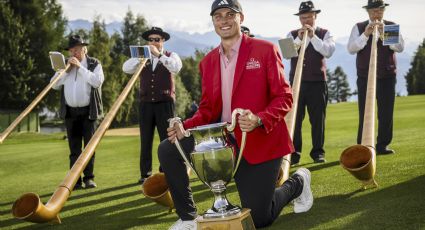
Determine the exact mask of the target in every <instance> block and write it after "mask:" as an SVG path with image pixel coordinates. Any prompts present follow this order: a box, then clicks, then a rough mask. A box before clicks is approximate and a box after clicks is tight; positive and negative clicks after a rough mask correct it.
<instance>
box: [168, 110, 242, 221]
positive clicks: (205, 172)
mask: <svg viewBox="0 0 425 230" xmlns="http://www.w3.org/2000/svg"><path fill="white" fill-rule="evenodd" d="M241 112H242V110H235V111H234V112H233V114H232V124H228V123H227V122H222V123H215V124H209V125H203V126H198V127H195V128H191V129H188V130H186V135H185V136H189V135H192V136H193V138H194V142H195V147H194V149H193V151H192V152H191V153H190V154H189V155H190V158H191V162H189V161H188V159H187V158H186V154H185V153H184V151H183V149H182V148H181V146H180V143H179V142H178V140H176V141H175V144H176V147H177V149H178V150H179V152H180V154H181V155H182V157H183V159H184V160H185V161H186V163H187V164H188V165H189V166H190V167H191V168H192V170H193V171H194V172H195V173H196V175H197V176H198V178H199V179H200V180H201V181H202V182H203V183H204V184H205V185H207V186H208V187H209V188H210V190H211V191H212V192H213V194H214V204H213V205H212V207H211V208H210V209H209V210H207V211H206V212H205V213H204V214H203V215H202V216H203V217H204V218H206V219H210V218H223V217H228V216H232V215H237V214H239V213H241V208H240V207H238V206H235V205H232V204H231V203H230V202H229V201H228V200H227V197H226V186H227V184H228V183H229V182H230V181H231V180H232V177H233V176H234V175H235V173H236V170H237V168H238V166H239V162H240V159H241V156H242V152H243V148H244V147H245V140H246V133H245V132H243V133H242V142H241V148H240V153H239V157H238V159H237V160H236V158H235V155H236V154H235V152H234V150H235V149H236V148H235V146H234V143H235V142H236V141H231V140H232V138H233V139H234V137H233V136H231V135H232V132H233V130H234V128H235V126H236V124H235V121H236V114H237V113H241ZM175 122H180V119H179V118H173V119H171V120H170V126H174V123H175Z"/></svg>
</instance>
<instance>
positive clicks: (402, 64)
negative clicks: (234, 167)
mask: <svg viewBox="0 0 425 230" xmlns="http://www.w3.org/2000/svg"><path fill="white" fill-rule="evenodd" d="M122 25H123V23H122V22H111V23H108V24H106V31H107V32H108V33H109V34H113V33H114V32H118V33H121V28H122ZM91 27H92V23H91V22H90V21H88V20H82V19H78V20H72V21H69V22H68V31H73V30H77V29H85V30H90V29H91ZM167 32H168V33H169V34H170V35H171V39H170V40H169V41H167V42H166V43H165V49H167V50H170V51H173V52H176V53H178V54H179V55H180V56H181V57H188V56H191V55H193V54H194V52H195V50H196V49H198V50H208V49H210V48H212V47H216V46H217V45H218V44H219V42H220V40H219V37H218V36H217V35H216V33H215V32H214V31H210V32H206V33H202V34H201V33H188V32H185V31H175V30H167ZM254 34H255V33H254ZM283 36H286V35H283ZM283 36H282V37H283ZM255 37H256V38H258V39H264V40H268V41H270V42H272V43H274V44H276V45H277V44H278V40H279V39H280V38H279V37H263V36H261V35H255ZM347 41H348V37H347V38H339V39H337V40H336V47H335V52H334V54H333V55H332V57H331V58H329V59H328V60H327V67H328V68H329V69H330V70H331V71H333V70H334V69H335V68H336V67H337V66H341V67H342V68H343V70H344V72H345V73H346V74H347V77H348V82H349V84H350V88H351V90H352V91H354V90H355V89H356V88H357V87H356V78H357V76H356V67H355V55H350V54H349V53H348V51H347V49H346V44H347ZM416 49H417V43H407V44H405V50H404V51H403V52H402V53H397V67H398V68H397V85H396V92H397V94H399V95H407V91H406V81H405V78H404V76H405V75H406V73H407V71H408V70H409V68H410V62H411V59H412V57H413V54H414V52H415V51H416ZM283 64H284V66H285V73H286V76H288V74H289V68H288V67H289V61H288V60H283ZM352 99H353V98H352Z"/></svg>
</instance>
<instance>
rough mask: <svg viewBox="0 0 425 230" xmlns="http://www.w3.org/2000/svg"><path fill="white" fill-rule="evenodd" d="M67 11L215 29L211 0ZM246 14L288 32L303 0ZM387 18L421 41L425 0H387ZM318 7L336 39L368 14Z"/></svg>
mask: <svg viewBox="0 0 425 230" xmlns="http://www.w3.org/2000/svg"><path fill="white" fill-rule="evenodd" d="M59 2H60V3H61V4H62V5H63V9H64V13H65V15H66V16H67V17H68V19H70V20H74V19H80V18H81V19H88V20H92V19H93V17H94V15H95V14H96V13H97V14H101V15H102V18H103V19H105V21H106V22H107V23H108V22H111V21H121V20H122V19H123V18H124V16H125V13H126V12H127V10H128V9H131V10H132V11H133V13H135V14H142V15H143V16H145V18H146V19H147V21H148V23H149V24H151V25H153V24H155V25H157V26H162V27H164V28H165V29H174V30H184V31H187V32H200V33H203V32H206V31H210V30H212V29H213V28H212V25H211V18H210V16H209V11H210V9H211V3H212V0H178V1H176V0H121V1H115V0H90V1H87V0H72V1H71V0H59ZM240 2H241V4H242V7H243V10H244V13H245V22H244V24H245V25H247V26H248V27H250V29H251V31H252V32H253V33H254V34H261V35H262V36H275V37H284V36H285V35H286V33H288V32H289V31H290V30H292V29H295V28H298V27H299V21H298V18H297V17H296V16H294V15H293V14H294V13H296V12H297V10H298V6H299V3H300V2H301V0H297V1H294V0H262V1H260V0H240ZM386 2H388V3H389V4H390V6H389V7H388V8H387V11H386V12H385V15H386V18H388V19H390V20H393V21H396V22H397V23H399V24H400V25H401V31H402V33H403V36H404V37H405V39H406V41H415V42H418V41H422V39H423V38H424V36H425V27H424V26H423V25H422V23H421V21H422V19H421V18H420V17H421V16H422V14H423V12H425V2H424V1H423V0H408V1H402V0H388V1H386ZM314 3H315V5H316V8H319V9H321V10H322V13H320V14H319V17H318V19H317V24H318V26H322V27H324V28H327V29H329V30H330V31H331V33H332V34H333V35H334V37H335V38H337V39H341V38H344V37H346V36H348V35H349V33H350V31H351V28H352V26H353V25H354V24H355V23H356V22H359V21H363V20H366V19H367V13H366V12H365V10H364V9H363V8H362V6H363V5H365V4H366V3H367V0H339V1H337V0H333V1H329V0H316V1H314Z"/></svg>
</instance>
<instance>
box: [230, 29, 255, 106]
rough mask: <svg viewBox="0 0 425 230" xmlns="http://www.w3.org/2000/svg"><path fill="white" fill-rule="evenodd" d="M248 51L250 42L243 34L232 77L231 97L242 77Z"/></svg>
mask: <svg viewBox="0 0 425 230" xmlns="http://www.w3.org/2000/svg"><path fill="white" fill-rule="evenodd" d="M250 51H251V49H250V43H249V41H248V40H247V36H246V35H245V34H244V35H243V37H242V41H241V46H240V48H239V55H238V61H237V62H236V69H235V78H234V79H233V89H232V98H233V94H234V93H235V91H236V88H237V87H238V84H239V81H240V80H241V78H242V74H243V72H244V71H245V67H246V62H247V60H248V57H249V53H250Z"/></svg>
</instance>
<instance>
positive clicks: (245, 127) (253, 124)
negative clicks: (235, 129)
mask: <svg viewBox="0 0 425 230" xmlns="http://www.w3.org/2000/svg"><path fill="white" fill-rule="evenodd" d="M238 123H239V127H240V128H241V130H242V132H251V131H252V130H254V129H255V128H257V127H258V116H257V115H255V114H253V113H252V112H251V110H249V109H247V110H244V111H243V113H242V115H240V116H239V118H238Z"/></svg>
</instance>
